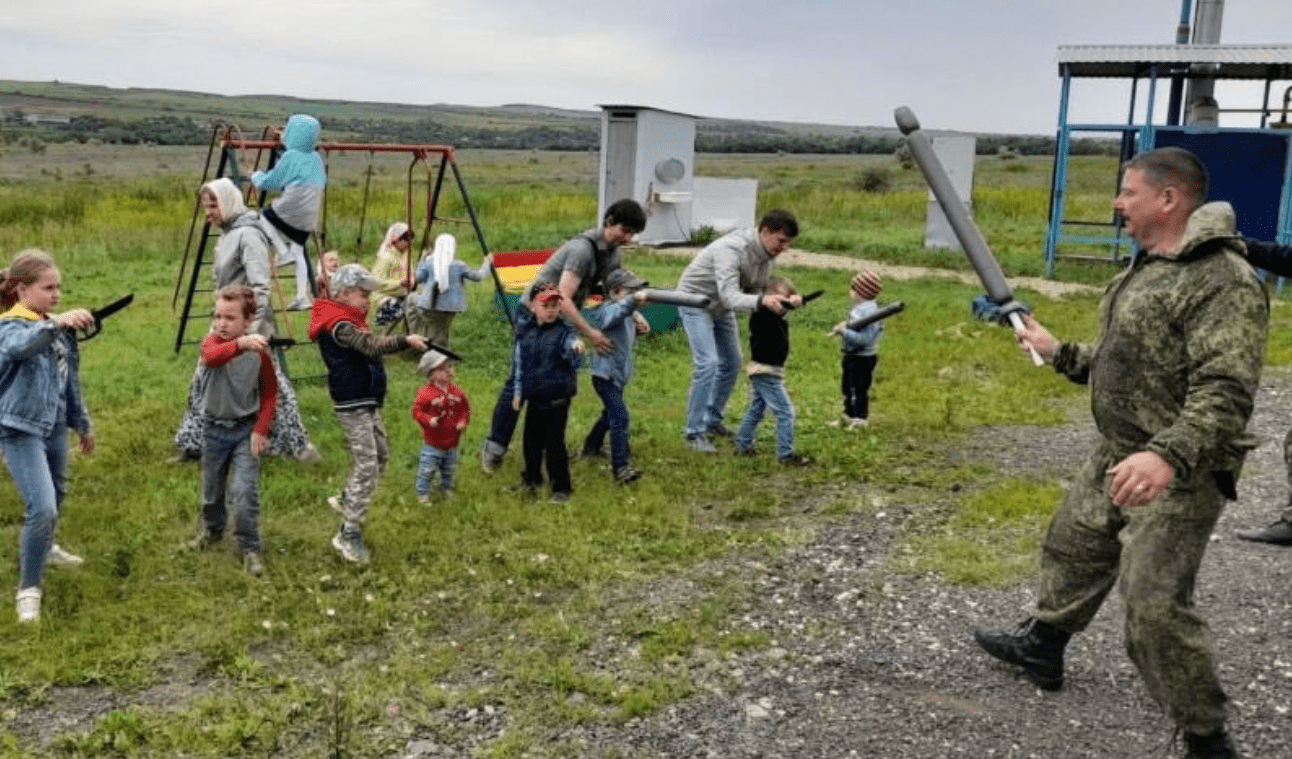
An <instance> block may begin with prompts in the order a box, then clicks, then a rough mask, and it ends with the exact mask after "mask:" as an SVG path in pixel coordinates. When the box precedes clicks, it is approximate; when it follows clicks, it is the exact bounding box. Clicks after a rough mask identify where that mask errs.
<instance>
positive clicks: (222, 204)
mask: <svg viewBox="0 0 1292 759" xmlns="http://www.w3.org/2000/svg"><path fill="white" fill-rule="evenodd" d="M202 189H203V190H205V191H207V192H209V193H211V194H212V195H213V196H215V204H216V206H218V207H219V209H220V218H222V219H224V220H225V221H230V220H232V219H235V218H237V217H239V216H241V215H242V214H244V213H246V212H247V204H246V203H243V202H242V192H241V191H239V190H238V186H237V185H236V184H234V183H233V180H232V179H229V178H228V177H220V178H219V179H213V180H211V181H210V182H207V183H206V184H204V185H202Z"/></svg>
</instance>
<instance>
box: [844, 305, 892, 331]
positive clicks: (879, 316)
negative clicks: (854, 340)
mask: <svg viewBox="0 0 1292 759" xmlns="http://www.w3.org/2000/svg"><path fill="white" fill-rule="evenodd" d="M905 308H906V304H905V303H903V302H902V301H900V300H899V301H894V302H892V303H889V304H888V305H887V306H884V307H883V308H880V309H877V310H875V311H873V312H871V313H869V314H866V315H865V316H863V317H861V318H860V319H858V320H857V321H855V322H849V323H848V325H847V326H848V329H850V330H853V331H854V332H855V331H857V330H859V329H862V328H864V327H869V326H870V325H872V324H874V323H875V322H878V321H883V320H884V319H887V318H888V317H890V316H893V315H895V314H900V313H902V311H903V310H904V309H905Z"/></svg>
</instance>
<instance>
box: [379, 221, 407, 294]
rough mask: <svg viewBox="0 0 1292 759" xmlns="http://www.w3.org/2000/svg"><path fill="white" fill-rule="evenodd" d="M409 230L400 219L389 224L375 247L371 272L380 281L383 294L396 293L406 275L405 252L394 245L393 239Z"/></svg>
mask: <svg viewBox="0 0 1292 759" xmlns="http://www.w3.org/2000/svg"><path fill="white" fill-rule="evenodd" d="M409 231H410V229H409V226H408V225H407V224H405V223H404V222H402V221H397V222H395V223H394V224H391V225H390V227H389V228H388V229H387V230H386V237H385V238H384V239H382V241H381V247H380V248H378V249H377V260H376V261H374V262H373V265H372V273H373V276H375V277H376V278H377V279H379V280H381V281H382V284H383V287H382V288H381V292H382V293H383V294H385V295H394V294H396V293H398V292H399V291H400V289H401V287H402V286H403V285H402V282H403V280H404V278H405V277H406V276H407V270H408V264H407V261H406V258H405V257H406V254H405V253H401V252H400V251H399V249H398V248H396V247H395V241H396V240H398V239H399V238H401V237H403V236H404V235H406V234H408V233H409Z"/></svg>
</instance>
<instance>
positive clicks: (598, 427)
mask: <svg viewBox="0 0 1292 759" xmlns="http://www.w3.org/2000/svg"><path fill="white" fill-rule="evenodd" d="M648 284H649V283H648V282H646V280H644V279H642V278H641V277H639V276H637V275H636V274H634V273H633V272H631V271H629V270H628V269H615V270H614V271H612V272H610V273H609V274H608V275H606V290H607V291H608V292H609V297H608V298H606V299H605V300H604V301H602V302H601V304H600V305H599V306H597V307H596V308H595V309H593V310H592V314H591V315H592V319H593V321H595V322H596V323H597V325H598V326H599V327H600V329H601V333H602V334H604V335H605V336H606V337H608V338H610V339H611V340H613V341H614V345H615V347H614V350H612V351H610V352H609V353H605V354H602V353H595V354H594V355H593V356H592V388H593V389H594V390H596V391H597V396H598V397H599V398H601V405H602V410H601V416H600V417H599V418H598V419H597V422H596V424H594V425H592V430H591V431H590V432H588V436H587V438H585V439H584V441H583V452H582V455H583V456H588V457H596V456H604V455H605V454H604V452H603V451H602V444H603V443H604V442H605V439H606V433H607V432H609V433H610V472H611V474H612V475H613V476H614V478H615V482H618V483H620V484H627V483H629V482H633V481H634V480H636V479H637V478H639V477H641V476H642V473H641V472H639V471H637V470H636V469H635V468H633V466H632V465H631V464H630V463H628V459H629V456H630V455H631V450H630V449H629V445H628V406H627V405H625V404H624V386H625V385H627V384H628V380H629V378H630V377H632V374H633V347H634V345H635V344H636V342H637V321H636V320H635V319H634V318H633V314H634V312H636V310H637V308H638V307H639V306H640V305H641V304H642V303H644V302H645V301H646V294H645V293H644V292H642V288H644V287H646V286H647V285H648Z"/></svg>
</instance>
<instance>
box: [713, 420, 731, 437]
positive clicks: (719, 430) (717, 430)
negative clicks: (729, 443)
mask: <svg viewBox="0 0 1292 759" xmlns="http://www.w3.org/2000/svg"><path fill="white" fill-rule="evenodd" d="M709 436H710V437H735V433H733V432H732V431H731V428H730V427H728V426H727V425H725V424H723V423H722V422H714V423H713V424H712V425H710V426H709Z"/></svg>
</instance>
